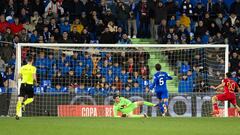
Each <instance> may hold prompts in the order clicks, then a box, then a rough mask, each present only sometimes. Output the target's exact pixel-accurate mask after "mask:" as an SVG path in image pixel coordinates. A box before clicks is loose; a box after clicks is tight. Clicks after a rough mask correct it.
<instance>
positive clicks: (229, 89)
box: [211, 72, 240, 115]
mask: <svg viewBox="0 0 240 135" xmlns="http://www.w3.org/2000/svg"><path fill="white" fill-rule="evenodd" d="M230 77H231V73H229V72H228V73H226V77H225V79H224V80H223V81H222V83H221V84H219V85H218V86H217V87H214V86H211V88H213V89H215V90H219V89H220V88H222V87H223V90H222V91H224V93H222V94H218V95H215V96H213V97H212V104H213V112H212V115H216V114H219V110H218V104H217V101H229V102H230V103H232V104H233V106H234V107H235V108H236V109H237V110H238V112H240V108H239V106H238V105H237V100H236V95H235V93H234V90H235V89H238V91H240V89H239V86H238V84H237V83H236V82H235V81H234V80H232V79H230Z"/></svg>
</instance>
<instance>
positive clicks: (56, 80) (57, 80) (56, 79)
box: [52, 71, 65, 86]
mask: <svg viewBox="0 0 240 135" xmlns="http://www.w3.org/2000/svg"><path fill="white" fill-rule="evenodd" d="M64 82H65V81H64V77H63V76H62V73H61V71H57V72H56V74H54V76H53V79H52V85H53V86H56V85H61V86H63V84H64Z"/></svg>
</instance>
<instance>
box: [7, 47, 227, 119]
mask: <svg viewBox="0 0 240 135" xmlns="http://www.w3.org/2000/svg"><path fill="white" fill-rule="evenodd" d="M131 46H132V45H131ZM225 49H226V48H224V47H211V48H210V47H209V48H208V47H207V46H206V47H194V46H190V45H189V47H174V46H171V45H170V46H169V47H139V46H138V47H129V46H126V47H117V45H116V47H85V46H84V47H81V45H79V46H71V45H67V46H66V47H50V46H47V45H42V46H24V47H22V48H21V57H22V61H21V63H22V65H23V64H26V61H25V60H26V58H27V56H29V55H31V56H34V59H35V60H34V65H35V66H36V67H37V79H38V86H36V87H35V88H34V92H35V100H34V102H33V103H32V104H30V105H28V106H27V107H26V112H24V113H23V116H112V108H111V106H109V105H112V104H113V100H112V95H113V94H114V93H119V94H121V95H122V96H124V97H127V98H129V99H131V100H132V101H138V100H146V101H150V102H153V103H158V99H157V98H156V95H155V93H153V92H151V91H150V89H149V85H151V83H152V78H153V75H154V73H155V72H156V70H155V64H157V63H160V64H161V66H162V71H165V72H167V73H168V74H169V75H170V76H172V77H173V80H171V81H168V82H167V86H168V90H169V93H170V94H169V115H170V116H186V117H191V116H208V115H209V113H210V112H211V110H212V107H211V96H212V95H213V94H214V93H213V91H212V90H211V89H210V88H209V86H211V85H216V84H218V83H220V82H221V79H223V77H224V72H225ZM16 98H17V91H16V90H13V92H12V93H11V96H10V99H11V100H10V105H9V110H8V112H9V115H14V114H15V107H16ZM139 112H140V113H141V112H147V113H148V114H149V115H151V116H158V115H160V112H159V109H158V108H155V107H152V108H150V107H146V106H143V107H142V108H140V110H139Z"/></svg>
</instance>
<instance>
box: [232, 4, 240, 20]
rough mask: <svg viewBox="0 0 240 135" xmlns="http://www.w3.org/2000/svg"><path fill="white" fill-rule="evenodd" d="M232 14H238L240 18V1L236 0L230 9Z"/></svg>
mask: <svg viewBox="0 0 240 135" xmlns="http://www.w3.org/2000/svg"><path fill="white" fill-rule="evenodd" d="M230 12H236V13H237V15H238V16H240V0H235V1H234V2H233V3H232V4H231V7H230Z"/></svg>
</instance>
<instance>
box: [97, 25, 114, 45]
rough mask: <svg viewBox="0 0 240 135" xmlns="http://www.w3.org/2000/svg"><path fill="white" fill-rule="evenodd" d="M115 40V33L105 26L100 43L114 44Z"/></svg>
mask: <svg viewBox="0 0 240 135" xmlns="http://www.w3.org/2000/svg"><path fill="white" fill-rule="evenodd" d="M114 42H115V39H114V34H113V33H112V32H110V31H109V28H108V27H107V28H105V30H104V31H103V32H102V34H101V37H100V40H99V43H102V44H113V43H114Z"/></svg>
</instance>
